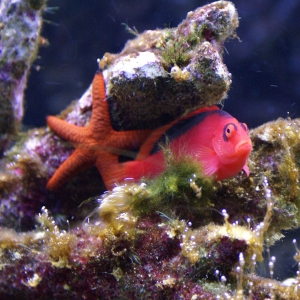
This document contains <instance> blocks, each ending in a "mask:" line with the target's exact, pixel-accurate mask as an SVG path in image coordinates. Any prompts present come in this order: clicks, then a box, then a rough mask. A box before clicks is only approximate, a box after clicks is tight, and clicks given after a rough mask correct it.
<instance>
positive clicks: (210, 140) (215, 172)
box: [106, 106, 252, 187]
mask: <svg viewBox="0 0 300 300" xmlns="http://www.w3.org/2000/svg"><path fill="white" fill-rule="evenodd" d="M163 147H169V150H170V151H171V153H172V154H173V155H174V156H175V158H178V157H180V156H181V155H184V156H190V157H191V158H193V159H195V160H196V161H198V162H199V163H200V165H201V167H202V169H203V172H204V174H205V175H207V176H212V177H214V179H215V180H223V179H226V178H230V177H233V176H235V175H237V174H238V173H239V172H240V171H241V170H244V171H245V173H246V175H247V176H248V175H249V168H248V166H247V159H248V156H249V154H250V152H251V150H252V143H251V140H250V138H249V135H248V127H247V125H246V124H245V123H240V122H239V121H238V120H237V119H235V118H234V117H232V116H231V115H230V114H228V113H227V112H225V111H223V110H221V109H219V108H218V107H217V106H213V107H206V108H200V109H198V110H196V111H194V112H192V113H190V114H188V115H187V116H186V117H183V118H180V119H178V120H176V121H174V122H172V123H170V124H168V125H165V126H163V127H160V128H158V129H156V130H154V131H153V132H152V133H151V134H150V135H149V137H148V138H147V140H146V141H145V142H144V144H143V145H142V146H141V148H140V150H139V153H138V155H137V157H136V159H135V160H134V161H129V162H125V163H121V164H119V165H118V166H114V168H112V169H111V170H110V171H111V173H110V174H111V176H110V177H111V179H110V181H109V182H106V186H110V187H111V186H112V184H113V182H121V181H123V180H124V179H126V178H132V179H134V180H138V179H140V178H142V177H150V178H151V177H153V176H155V175H158V174H160V173H161V172H163V171H164V170H165V169H166V163H165V159H164V154H163V151H162V148H163Z"/></svg>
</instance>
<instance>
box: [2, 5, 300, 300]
mask: <svg viewBox="0 0 300 300" xmlns="http://www.w3.org/2000/svg"><path fill="white" fill-rule="evenodd" d="M28 3H29V4H28V5H30V7H31V9H35V10H38V9H43V7H44V2H43V1H28ZM237 26H238V16H237V12H236V10H235V8H234V6H233V4H232V3H230V2H227V1H218V2H214V3H211V4H209V5H206V6H203V7H201V8H198V9H196V10H195V11H193V12H190V13H188V15H187V18H186V19H185V20H184V21H183V22H182V23H181V24H180V25H179V26H178V27H177V28H171V29H164V30H154V31H146V32H144V33H142V34H137V37H136V38H135V39H133V40H132V41H129V42H128V43H127V44H126V46H125V48H124V50H123V51H122V52H121V53H120V54H117V55H113V54H108V53H107V54H105V55H104V58H103V59H102V60H100V65H101V66H102V68H104V69H105V70H104V77H105V80H106V83H107V89H106V93H107V97H108V102H109V103H110V105H111V107H110V113H111V116H112V121H113V122H114V124H119V126H120V128H124V126H125V125H126V126H129V128H139V126H140V124H141V123H140V120H139V116H142V118H143V117H144V116H143V114H142V112H143V111H142V110H141V107H142V108H144V107H145V109H148V114H147V116H148V117H151V116H153V120H152V119H151V120H150V119H148V120H147V121H145V123H144V124H143V126H145V127H146V128H149V124H151V126H154V127H157V126H160V125H162V123H161V121H162V119H161V116H160V115H159V113H161V112H162V113H166V111H167V112H169V120H167V122H169V121H170V120H174V119H176V118H177V117H179V116H182V115H184V114H187V113H188V112H190V111H193V110H194V109H195V108H197V107H200V106H207V105H213V104H216V103H219V102H220V101H222V99H223V98H224V97H225V96H226V92H227V90H228V88H229V86H230V82H231V75H230V73H228V70H227V68H226V66H225V65H224V64H223V62H222V56H221V54H222V44H223V42H224V41H225V40H226V38H227V37H229V36H234V35H235V33H234V31H235V29H236V27H237ZM174 41H177V43H175V42H174ZM123 63H126V66H127V68H126V69H122V68H121V65H122V64H123ZM0 68H1V65H0ZM199 74H201V76H200V77H201V78H202V79H203V80H196V79H195V78H197V76H198V75H199ZM138 82H142V83H143V84H144V85H145V90H144V91H145V93H144V94H143V93H139V92H138V91H139V88H140V86H139V85H138ZM166 82H169V83H168V84H166ZM154 86H155V87H156V89H154ZM128 91H130V93H128ZM131 92H132V93H131ZM133 92H134V93H135V95H136V97H135V98H132V97H133V96H132V95H133ZM164 92H166V94H164ZM149 94H151V95H153V99H154V100H155V99H156V100H157V99H160V100H161V102H160V103H155V104H154V108H155V109H153V107H152V108H151V107H148V106H147V105H145V102H143V101H144V100H145V98H147V97H148V96H149ZM158 95H160V96H159V97H158ZM178 97H180V99H182V101H181V103H179V102H178V101H177V100H178ZM91 98H92V97H91V88H89V89H88V90H87V91H86V93H85V94H84V95H83V96H82V98H81V99H80V100H79V101H77V102H74V103H73V104H72V105H71V106H70V107H69V108H67V109H66V110H65V111H64V112H63V113H62V114H61V116H60V117H61V118H63V119H65V120H67V121H68V122H69V123H71V124H76V125H77V126H85V125H86V124H87V123H88V122H89V120H90V115H91ZM189 100H190V101H189ZM168 101H171V103H172V105H171V107H172V108H174V111H168V110H166V109H165V107H170V102H168ZM173 104H174V105H173ZM175 104H176V105H178V106H177V107H176V105H175ZM128 105H129V106H130V109H129V110H128ZM135 105H136V106H135ZM164 105H166V106H164ZM154 110H155V111H156V113H157V114H155V113H154ZM139 112H141V114H139ZM152 113H153V114H152ZM121 115H124V116H125V117H126V118H127V119H126V118H125V121H124V123H122V122H120V123H119V121H120V116H121ZM299 128H300V123H299V120H298V119H296V120H291V119H289V118H288V119H279V120H277V121H273V122H270V123H267V124H265V125H262V126H261V127H258V128H256V129H254V130H252V131H251V132H250V135H251V139H252V143H253V151H252V153H251V155H250V157H249V160H248V165H249V169H250V174H249V176H248V177H247V176H246V174H245V173H244V172H240V173H239V174H238V175H237V176H235V177H234V178H230V179H226V180H223V181H218V182H215V181H214V180H213V179H212V178H210V177H207V176H205V175H203V169H202V168H201V166H199V163H197V162H195V161H194V160H192V159H191V158H190V157H185V156H179V157H178V159H174V156H173V154H172V151H169V149H168V148H167V147H166V148H164V154H165V161H166V166H167V167H166V169H165V170H164V172H162V173H161V174H160V175H158V176H156V177H154V178H146V177H145V178H142V179H140V180H139V181H136V182H132V181H126V182H125V184H124V183H123V182H120V183H118V185H116V186H115V187H114V188H113V189H112V190H111V191H108V192H106V193H104V194H102V195H101V196H96V197H95V195H100V194H101V191H103V188H101V187H100V186H99V182H100V176H99V174H98V172H95V170H88V171H86V172H83V173H81V174H80V176H77V177H75V178H74V179H72V180H71V181H70V182H68V183H67V184H66V185H65V186H64V187H62V188H61V189H60V190H58V191H57V192H56V193H50V192H49V191H47V190H46V188H45V186H46V182H47V180H48V179H49V176H50V174H53V173H54V171H55V170H56V169H57V167H58V166H59V165H60V164H61V163H62V161H64V160H66V159H67V158H68V157H69V155H70V154H71V152H72V147H71V146H70V145H66V143H65V142H64V141H63V140H62V139H60V138H59V137H58V136H57V135H55V134H54V133H53V132H52V131H50V129H48V128H47V129H45V128H42V129H35V130H32V131H29V132H27V133H26V134H23V137H22V140H20V141H19V142H17V143H16V144H15V145H14V147H12V148H11V149H8V150H7V151H6V152H5V153H4V157H3V158H2V160H1V165H2V166H3V168H2V173H1V176H0V195H1V210H0V224H1V226H2V227H1V228H0V298H1V299H7V298H8V297H10V298H12V297H14V298H22V299H40V298H43V299H59V298H61V297H62V295H63V297H65V298H68V299H193V300H195V299H234V300H238V299H257V300H259V299H298V298H299V280H300V279H299V273H298V274H297V275H295V277H294V278H291V279H289V280H288V281H286V282H283V283H281V282H279V281H277V280H275V279H273V276H272V272H273V267H274V264H275V263H276V262H275V258H271V259H270V262H269V267H270V270H271V276H270V278H263V277H260V276H258V275H256V274H255V268H256V264H257V262H260V261H262V259H263V255H262V253H263V251H264V249H265V244H266V241H268V242H267V243H268V246H269V245H272V244H274V243H275V241H277V240H279V239H280V238H281V237H282V236H283V234H282V230H283V229H293V228H298V227H299V160H298V153H299V149H298V148H299V147H300V146H299V145H300V143H299ZM127 129H128V128H127ZM89 197H92V199H93V200H94V201H93V202H91V203H89V205H87V204H86V203H84V204H83V205H81V206H80V208H78V205H79V204H80V203H81V202H82V201H83V200H86V199H88V198H89ZM86 202H88V201H86ZM90 206H92V209H91V207H90ZM45 207H47V209H46V208H45ZM91 210H93V212H91ZM49 212H52V214H53V216H51V213H49ZM64 219H67V220H70V223H71V224H70V227H69V228H68V226H65V228H64V229H62V227H63V226H62V224H63V222H64V221H63V220H64ZM83 220H84V221H83ZM68 224H69V223H68V222H67V225H68ZM12 228H14V229H17V230H18V231H21V232H19V233H18V232H16V231H15V230H14V229H12ZM22 231H23V232H22ZM294 243H295V244H296V241H295V242H294ZM296 251H297V254H296V255H295V260H296V261H297V262H299V256H300V255H299V249H298V248H296Z"/></svg>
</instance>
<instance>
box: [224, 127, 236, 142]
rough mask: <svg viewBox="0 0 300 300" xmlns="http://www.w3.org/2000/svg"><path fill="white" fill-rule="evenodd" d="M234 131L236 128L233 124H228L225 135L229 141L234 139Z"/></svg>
mask: <svg viewBox="0 0 300 300" xmlns="http://www.w3.org/2000/svg"><path fill="white" fill-rule="evenodd" d="M234 130H235V128H234V126H233V124H228V125H227V126H226V128H225V135H226V137H227V138H228V139H229V138H231V137H232V135H233V133H234Z"/></svg>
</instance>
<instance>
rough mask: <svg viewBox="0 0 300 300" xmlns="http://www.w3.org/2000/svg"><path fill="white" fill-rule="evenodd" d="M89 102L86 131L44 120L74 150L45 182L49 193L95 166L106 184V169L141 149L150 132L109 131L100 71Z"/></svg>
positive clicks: (51, 120) (108, 119)
mask: <svg viewBox="0 0 300 300" xmlns="http://www.w3.org/2000/svg"><path fill="white" fill-rule="evenodd" d="M92 101H93V102H92V116H91V120H90V123H89V125H87V126H86V127H79V126H76V125H73V124H69V123H67V122H66V121H64V120H61V119H59V118H57V117H54V116H49V117H48V118H47V124H48V125H49V127H50V128H51V129H52V130H53V131H55V132H56V133H57V134H58V135H59V136H60V137H62V138H63V139H65V140H67V141H68V142H71V143H72V144H73V145H74V146H75V148H76V149H75V151H74V152H73V153H72V154H71V156H70V157H69V158H68V159H66V160H65V161H64V162H63V163H62V164H61V165H60V167H59V168H58V169H57V170H56V172H55V173H54V175H53V176H52V177H51V178H50V180H49V181H48V183H47V188H48V189H49V190H52V191H53V190H56V189H58V188H59V187H61V186H62V185H63V184H64V183H65V182H66V181H67V180H69V179H70V178H72V177H73V176H74V175H76V174H77V173H79V172H81V171H83V170H85V169H87V168H89V167H91V166H93V165H96V167H97V169H98V170H99V172H100V174H101V176H102V179H103V181H104V183H106V182H108V181H109V176H110V173H109V171H108V170H109V169H110V168H109V167H110V166H111V165H112V164H117V163H118V157H119V155H120V154H122V153H124V151H126V150H131V149H136V148H138V147H140V146H141V145H142V143H143V142H144V141H145V139H146V138H147V136H148V135H149V133H150V132H151V130H132V131H115V130H114V129H113V128H112V126H111V120H110V116H109V109H108V104H107V101H106V94H105V84H104V79H103V75H102V73H101V71H97V72H96V74H95V77H94V80H93V85H92ZM110 187H111V186H107V188H110Z"/></svg>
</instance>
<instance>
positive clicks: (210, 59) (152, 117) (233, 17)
mask: <svg viewBox="0 0 300 300" xmlns="http://www.w3.org/2000/svg"><path fill="white" fill-rule="evenodd" d="M237 27H238V15H237V12H236V10H235V7H234V5H233V4H232V3H231V2H227V1H217V2H213V3H211V4H208V5H205V6H203V7H199V8H197V9H196V10H194V11H191V12H189V13H188V14H187V17H186V19H185V20H184V21H183V22H182V23H180V24H179V25H178V27H176V28H168V29H161V30H147V31H145V32H143V33H141V34H137V33H136V35H137V37H136V38H135V39H133V40H131V41H128V42H127V44H126V45H125V48H124V49H123V51H122V52H121V53H119V54H110V53H106V54H105V55H104V57H103V58H102V59H101V60H100V67H101V68H102V69H104V76H105V78H106V82H107V96H108V99H107V100H108V103H109V107H110V115H111V119H112V125H113V127H114V129H116V130H128V129H142V128H157V127H159V126H161V125H164V124H166V123H169V122H171V121H173V120H174V119H176V118H178V117H180V116H182V115H185V114H187V113H188V112H190V111H192V110H195V109H196V108H199V107H204V106H211V105H213V104H218V103H221V101H222V100H223V99H225V98H226V95H227V91H228V89H229V87H230V84H231V74H230V73H229V72H228V70H227V67H226V66H225V64H224V63H223V59H222V54H223V43H224V41H225V40H226V39H227V38H228V37H230V36H234V35H235V29H236V28H237Z"/></svg>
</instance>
